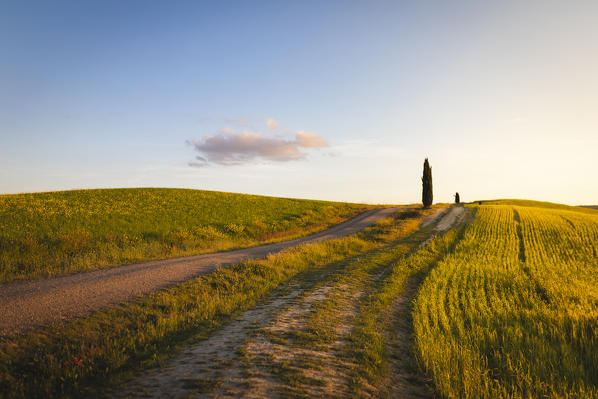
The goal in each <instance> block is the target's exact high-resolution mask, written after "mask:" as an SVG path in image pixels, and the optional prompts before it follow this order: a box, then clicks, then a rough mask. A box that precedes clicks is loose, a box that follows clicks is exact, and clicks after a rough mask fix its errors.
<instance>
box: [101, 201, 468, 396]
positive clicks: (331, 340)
mask: <svg viewBox="0 0 598 399" xmlns="http://www.w3.org/2000/svg"><path fill="white" fill-rule="evenodd" d="M466 215H467V211H466V209H464V208H451V209H447V210H446V211H444V210H442V211H440V210H439V211H438V212H437V213H436V214H433V215H430V216H428V217H427V219H426V220H425V222H424V224H423V225H424V226H430V227H428V228H427V229H426V230H425V231H424V234H423V235H422V237H421V238H420V239H421V240H422V241H424V242H427V241H429V240H427V236H434V235H437V234H442V233H444V232H446V231H447V230H449V229H451V228H452V227H454V226H457V225H459V224H460V223H462V222H463V220H464V217H465V216H466ZM395 245H397V246H396V247H394V246H395ZM410 245H412V246H413V247H418V246H419V243H418V242H416V241H414V242H412V243H411V244H410ZM410 248H411V247H409V246H408V245H407V244H400V243H399V244H397V242H394V244H392V245H391V246H384V247H382V248H377V249H373V250H371V251H369V252H367V253H365V254H360V255H359V256H356V257H354V258H348V259H345V260H343V261H340V262H336V263H333V264H330V265H328V266H326V267H324V268H322V269H315V270H313V271H309V272H306V273H305V274H303V275H301V276H297V278H294V279H292V280H291V281H290V283H289V284H285V285H282V286H281V287H279V288H277V289H275V290H274V292H272V294H271V295H269V297H268V298H267V299H266V300H264V301H263V302H262V303H260V304H259V305H257V306H255V307H253V308H251V309H249V310H247V311H245V312H244V313H243V314H241V315H240V316H239V317H238V318H237V319H236V320H234V321H233V322H231V323H230V324H228V325H226V326H224V327H223V328H222V329H220V330H218V331H216V332H215V333H214V334H212V335H211V336H210V337H209V338H208V339H205V340H202V341H199V342H197V343H195V344H193V345H190V346H188V347H186V348H184V349H183V351H182V352H181V353H180V354H179V355H178V356H177V357H175V358H173V359H171V360H170V361H169V362H168V364H166V365H163V366H162V367H160V368H154V369H151V370H147V371H144V372H143V373H140V375H138V376H137V377H136V378H134V379H132V380H131V381H129V382H127V383H126V384H123V385H121V386H117V387H114V388H113V389H110V390H108V391H107V392H105V395H106V397H107V398H110V399H123V398H187V397H189V398H191V397H193V398H240V397H243V398H256V399H257V398H285V397H292V398H316V397H317V398H343V397H351V396H359V397H364V398H375V397H400V398H431V397H434V394H433V390H432V389H431V388H430V385H431V382H430V381H429V379H427V378H426V377H425V376H423V375H421V374H420V372H419V370H417V369H415V368H413V367H412V365H411V363H413V359H412V358H413V357H414V356H413V354H412V353H411V351H412V346H413V342H412V339H413V329H412V325H411V303H412V302H413V300H414V299H415V295H416V292H417V288H418V286H419V284H420V283H421V282H422V281H423V278H424V277H425V272H426V271H427V270H422V271H421V272H418V273H416V274H414V275H413V276H411V277H410V278H409V279H408V281H407V282H406V286H405V290H404V291H403V292H402V293H401V294H400V295H399V296H398V297H397V298H396V299H395V301H394V302H393V304H392V305H391V309H389V310H390V311H384V312H383V313H384V314H387V313H388V315H387V316H385V317H389V318H390V319H391V320H389V323H392V324H391V326H390V327H392V331H393V332H394V334H393V336H392V337H391V338H389V339H388V341H387V344H388V345H389V348H390V350H391V353H392V356H391V357H390V360H389V368H390V370H391V372H390V373H388V374H389V376H388V378H385V379H384V378H383V379H382V384H381V386H380V387H378V386H365V387H364V389H363V390H362V391H355V390H352V388H351V387H352V386H354V385H355V381H357V380H358V379H359V378H357V377H356V374H355V373H356V370H358V369H359V367H358V365H357V364H356V363H355V359H352V358H351V356H350V354H351V351H352V349H351V346H350V335H351V333H352V331H353V328H354V327H355V326H356V325H357V323H358V320H359V314H360V311H361V309H363V307H364V305H363V304H364V303H367V302H368V301H369V299H368V298H369V297H368V293H370V292H374V291H377V290H380V289H381V287H383V286H384V279H385V278H386V277H388V276H389V272H390V271H391V270H392V268H393V267H396V265H397V264H399V263H398V262H400V260H401V259H404V258H405V257H407V256H408V254H409V251H410ZM364 301H365V302H364ZM384 325H385V324H384V323H383V324H381V325H380V326H379V328H380V329H384Z"/></svg>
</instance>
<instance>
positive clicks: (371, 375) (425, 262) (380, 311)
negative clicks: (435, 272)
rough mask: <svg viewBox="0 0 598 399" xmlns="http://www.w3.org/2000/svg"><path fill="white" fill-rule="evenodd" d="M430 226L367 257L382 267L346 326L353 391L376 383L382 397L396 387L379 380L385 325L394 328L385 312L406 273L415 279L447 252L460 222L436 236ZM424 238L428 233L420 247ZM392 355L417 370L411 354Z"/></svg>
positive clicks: (383, 369) (384, 365) (360, 392)
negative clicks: (353, 366)
mask: <svg viewBox="0 0 598 399" xmlns="http://www.w3.org/2000/svg"><path fill="white" fill-rule="evenodd" d="M433 227H434V224H432V225H430V226H428V227H425V228H421V229H419V230H418V231H416V232H414V233H413V234H411V235H410V236H409V237H407V238H406V239H403V240H401V241H400V242H398V243H396V244H395V245H393V246H392V247H390V248H386V249H385V250H382V251H379V253H378V254H377V256H376V258H375V259H373V262H374V263H377V264H382V265H383V266H384V267H383V270H384V273H383V274H382V275H381V278H379V279H378V280H377V281H375V283H374V284H372V285H371V286H370V287H369V289H368V290H367V291H366V295H364V296H363V298H362V300H361V304H360V307H359V312H358V313H359V316H358V318H357V320H356V321H355V326H354V328H353V329H352V331H351V334H350V337H349V341H350V344H349V346H348V348H347V350H348V352H347V353H348V356H349V357H350V358H352V359H353V362H354V363H355V364H357V367H356V369H355V370H354V371H353V375H352V377H351V382H350V388H351V392H352V395H353V396H355V397H363V396H364V395H365V396H367V395H366V394H365V392H366V390H365V387H366V386H368V385H369V386H378V387H379V391H378V392H377V394H380V395H383V396H384V397H385V396H386V395H388V394H389V393H388V392H389V391H393V390H394V389H396V387H384V386H381V385H383V384H381V380H382V379H383V378H384V376H385V375H386V374H387V373H389V372H392V371H391V370H389V369H388V361H389V357H390V356H391V355H392V354H391V353H390V351H389V348H388V342H387V339H388V337H389V336H391V335H393V334H396V333H397V332H395V331H391V329H392V328H394V326H393V325H392V323H391V319H392V316H391V312H395V311H396V310H394V309H393V308H392V305H393V302H394V301H395V300H396V298H397V297H398V296H400V295H402V294H403V291H404V287H405V284H406V282H407V280H408V279H409V278H412V277H416V276H417V275H421V276H422V277H420V280H421V278H423V276H425V274H426V273H428V271H429V270H431V269H432V268H433V267H434V266H435V265H436V263H437V262H438V261H439V260H440V259H442V258H443V257H444V256H446V254H448V253H450V251H451V250H452V249H453V247H454V245H455V244H456V242H458V240H459V239H460V234H461V232H462V230H463V226H462V225H460V226H457V227H456V228H453V229H452V230H450V231H448V232H447V233H445V234H442V235H441V236H438V237H432V229H433ZM430 238H432V239H431V240H430V241H429V242H427V244H426V245H424V246H423V247H422V244H423V243H424V242H426V241H427V240H428V239H430ZM407 300H410V298H407ZM398 317H402V318H408V317H409V315H408V314H400V315H398ZM404 335H405V338H407V339H411V336H412V332H411V331H404ZM394 355H396V356H400V357H401V358H402V359H404V360H405V361H404V362H403V364H404V365H405V364H406V363H410V364H409V366H410V367H412V368H413V369H414V370H416V371H415V372H417V364H416V362H415V359H414V358H413V355H412V354H410V353H398V354H394ZM406 360H409V361H406ZM402 371H403V372H405V371H407V370H402ZM395 394H396V392H395ZM390 396H393V395H390Z"/></svg>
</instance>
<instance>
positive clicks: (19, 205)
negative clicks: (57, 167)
mask: <svg viewBox="0 0 598 399" xmlns="http://www.w3.org/2000/svg"><path fill="white" fill-rule="evenodd" d="M367 208H371V206H367V205H359V204H348V203H340V202H327V201H313V200H299V199H289V198H275V197H265V196H257V195H246V194H233V193H223V192H214V191H202V190H187V189H165V188H135V189H99V190H75V191H58V192H46V193H33V194H9V195H0V226H2V229H0V283H5V282H10V281H16V280H29V279H34V278H43V277H50V276H57V275H62V274H68V273H74V272H79V271H84V270H93V269H98V268H104V267H109V266H114V265H121V264H126V263H134V262H141V261H146V260H153V259H162V258H169V257H177V256H185V255H194V254H200V253H206V252H216V251H222V250H227V249H233V248H241V247H248V246H253V245H257V244H262V243H266V242H274V241H282V240H286V239H291V238H296V237H300V236H304V235H307V234H309V233H313V232H316V231H319V230H322V229H324V228H326V227H328V226H330V225H332V224H336V223H339V222H341V221H344V220H346V219H348V218H350V217H351V216H354V215H356V214H357V213H359V212H360V211H363V210H365V209H367Z"/></svg>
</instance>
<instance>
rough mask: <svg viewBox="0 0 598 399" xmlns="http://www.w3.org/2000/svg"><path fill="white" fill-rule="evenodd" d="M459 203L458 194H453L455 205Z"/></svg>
mask: <svg viewBox="0 0 598 399" xmlns="http://www.w3.org/2000/svg"><path fill="white" fill-rule="evenodd" d="M459 202H461V198H460V197H459V193H455V204H458V203H459Z"/></svg>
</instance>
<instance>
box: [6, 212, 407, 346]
mask: <svg viewBox="0 0 598 399" xmlns="http://www.w3.org/2000/svg"><path fill="white" fill-rule="evenodd" d="M397 209H398V208H384V209H374V210H371V211H367V212H364V213H362V214H361V215H359V216H357V217H355V218H353V219H351V220H349V221H347V222H344V223H341V224H339V225H338V226H334V227H332V228H330V229H328V230H325V231H322V232H319V233H316V234H312V235H310V236H307V237H302V238H297V239H294V240H290V241H284V242H279V243H274V244H268V245H262V246H258V247H252V248H245V249H239V250H235V251H228V252H219V253H213V254H204V255H197V256H188V257H183V258H174V259H167V260H160V261H152V262H146V263H139V264H134V265H125V266H119V267H114V268H111V269H105V270H98V271H93V272H87V273H79V274H74V275H70V276H64V277H57V278H52V279H46V280H38V281H30V282H25V283H15V284H6V285H2V286H0V336H9V335H13V334H16V333H20V332H23V331H25V330H27V329H30V328H33V327H38V326H43V325H47V324H50V323H52V322H55V321H59V320H63V319H67V318H72V317H76V316H83V315H86V314H89V313H90V312H91V311H93V310H96V309H99V308H102V307H105V306H108V305H112V304H117V303H121V302H124V301H128V300H131V299H133V298H135V297H138V296H140V295H143V294H147V293H149V292H152V291H156V290H159V289H162V288H165V287H167V286H170V285H173V284H177V283H180V282H182V281H185V280H188V279H190V278H193V277H195V276H197V275H200V274H204V273H209V272H211V271H213V270H215V269H217V268H218V267H222V266H228V265H231V264H235V263H239V262H242V261H244V260H248V259H256V258H263V257H265V256H267V255H268V254H270V253H276V252H280V251H282V250H283V249H286V248H289V247H292V246H296V245H299V244H305V243H310V242H317V241H323V240H329V239H334V238H340V237H345V236H348V235H350V234H353V233H355V232H357V231H359V230H361V229H363V228H364V227H367V226H369V225H372V224H374V223H375V222H376V221H378V220H380V219H383V218H385V217H387V216H389V215H390V214H392V213H393V212H395V211H396V210H397Z"/></svg>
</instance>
